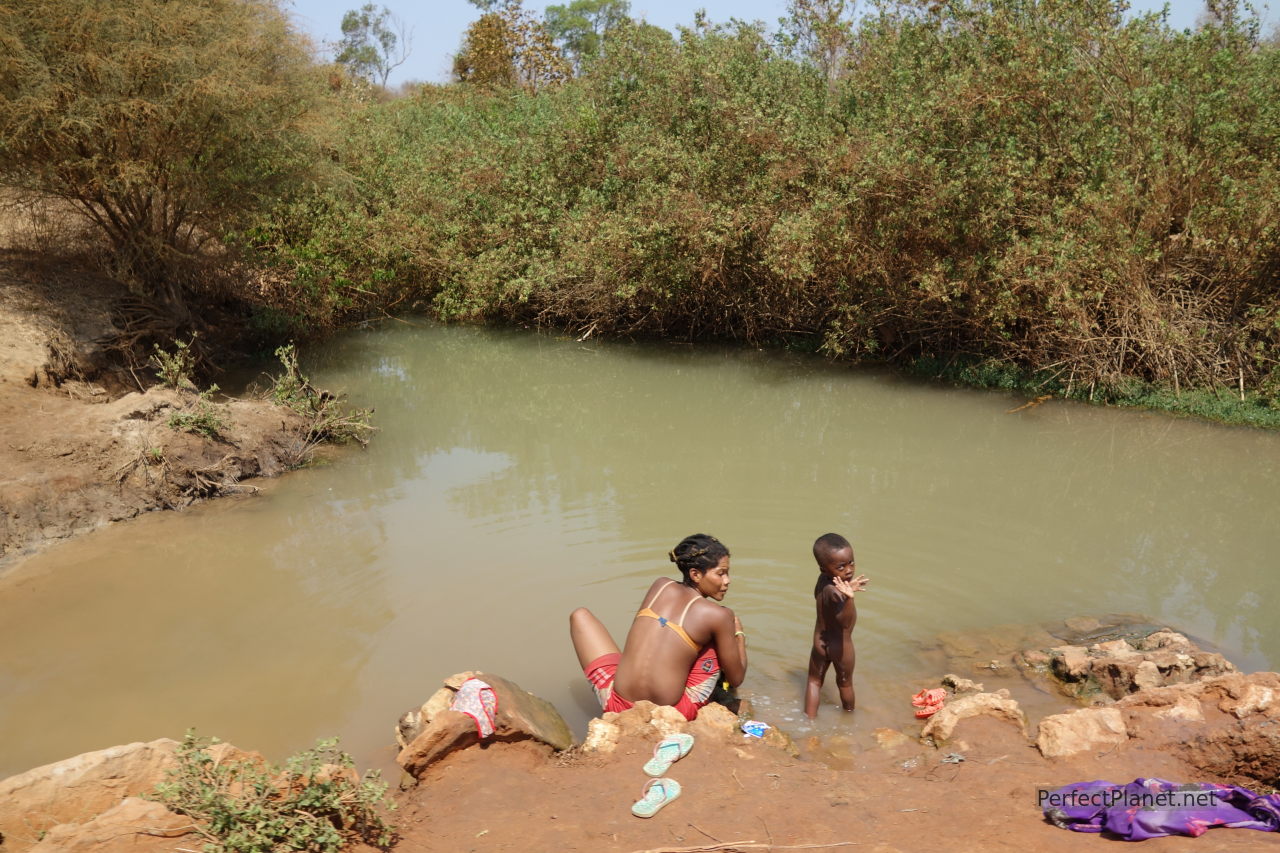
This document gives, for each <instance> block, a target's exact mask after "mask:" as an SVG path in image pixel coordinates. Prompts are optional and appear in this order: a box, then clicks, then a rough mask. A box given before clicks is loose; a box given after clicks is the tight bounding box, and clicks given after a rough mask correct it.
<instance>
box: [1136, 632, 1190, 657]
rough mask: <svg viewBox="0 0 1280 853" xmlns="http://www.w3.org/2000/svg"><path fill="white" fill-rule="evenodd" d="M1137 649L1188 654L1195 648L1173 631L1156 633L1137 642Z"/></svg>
mask: <svg viewBox="0 0 1280 853" xmlns="http://www.w3.org/2000/svg"><path fill="white" fill-rule="evenodd" d="M1137 647H1138V649H1140V650H1141V651H1144V652H1149V651H1155V650H1156V649H1171V650H1173V651H1175V652H1190V651H1192V650H1193V649H1194V648H1195V647H1194V646H1192V645H1191V641H1190V640H1188V639H1187V638H1186V637H1184V636H1182V635H1181V634H1179V633H1177V632H1175V631H1156V632H1155V633H1154V634H1148V635H1147V636H1146V637H1143V638H1142V639H1141V640H1139V641H1138V645H1137Z"/></svg>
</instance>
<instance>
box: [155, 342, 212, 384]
mask: <svg viewBox="0 0 1280 853" xmlns="http://www.w3.org/2000/svg"><path fill="white" fill-rule="evenodd" d="M199 334H200V333H199V332H192V333H191V340H189V341H180V340H177V339H175V340H174V342H173V346H174V350H173V352H172V353H170V352H166V351H165V350H163V349H161V348H160V345H159V344H156V345H155V352H154V353H152V354H151V358H149V359H147V363H148V364H150V365H151V366H152V367H154V368H155V370H156V373H158V374H160V381H161V382H162V383H163V384H164V385H166V386H167V387H169V388H173V389H174V390H176V391H194V390H196V383H195V382H194V381H193V380H192V378H191V377H192V375H193V374H194V373H195V367H196V357H195V353H194V352H193V351H192V349H191V348H192V345H193V344H195V342H196V338H197V337H199Z"/></svg>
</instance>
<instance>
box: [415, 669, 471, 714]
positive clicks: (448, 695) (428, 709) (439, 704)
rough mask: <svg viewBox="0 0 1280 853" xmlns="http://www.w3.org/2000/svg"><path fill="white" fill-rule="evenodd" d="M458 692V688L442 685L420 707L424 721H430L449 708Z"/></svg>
mask: <svg viewBox="0 0 1280 853" xmlns="http://www.w3.org/2000/svg"><path fill="white" fill-rule="evenodd" d="M464 680H465V679H464ZM456 693H457V689H456V688H454V689H450V688H448V687H441V688H440V689H439V690H437V691H436V692H435V693H432V694H431V698H430V699H428V700H427V701H426V702H423V703H422V707H421V708H420V709H419V711H420V712H421V714H422V721H423V723H424V724H425V723H430V722H431V721H432V720H434V719H435V718H436V714H439V713H440V712H441V711H447V710H449V704H450V703H451V702H453V697H454V695H455V694H456Z"/></svg>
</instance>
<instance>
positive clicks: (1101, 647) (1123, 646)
mask: <svg viewBox="0 0 1280 853" xmlns="http://www.w3.org/2000/svg"><path fill="white" fill-rule="evenodd" d="M1089 650H1090V651H1095V652H1104V653H1105V654H1108V655H1114V656H1117V657H1123V656H1125V655H1131V654H1133V653H1134V651H1135V649H1134V648H1133V646H1131V645H1129V641H1128V640H1124V639H1119V640H1108V641H1107V642H1105V643H1094V644H1093V645H1092V646H1090V647H1089Z"/></svg>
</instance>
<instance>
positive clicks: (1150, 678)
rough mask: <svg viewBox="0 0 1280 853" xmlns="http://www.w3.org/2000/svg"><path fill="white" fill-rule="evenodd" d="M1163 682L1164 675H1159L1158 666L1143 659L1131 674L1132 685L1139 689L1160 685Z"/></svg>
mask: <svg viewBox="0 0 1280 853" xmlns="http://www.w3.org/2000/svg"><path fill="white" fill-rule="evenodd" d="M1163 684H1164V677H1163V676H1161V675H1160V667H1158V666H1156V665H1155V663H1154V662H1152V661H1149V660H1144V661H1143V662H1142V663H1140V664H1138V668H1137V671H1136V672H1134V674H1133V685H1134V687H1137V688H1138V689H1139V690H1143V689H1145V688H1147V687H1160V686H1161V685H1163Z"/></svg>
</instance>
